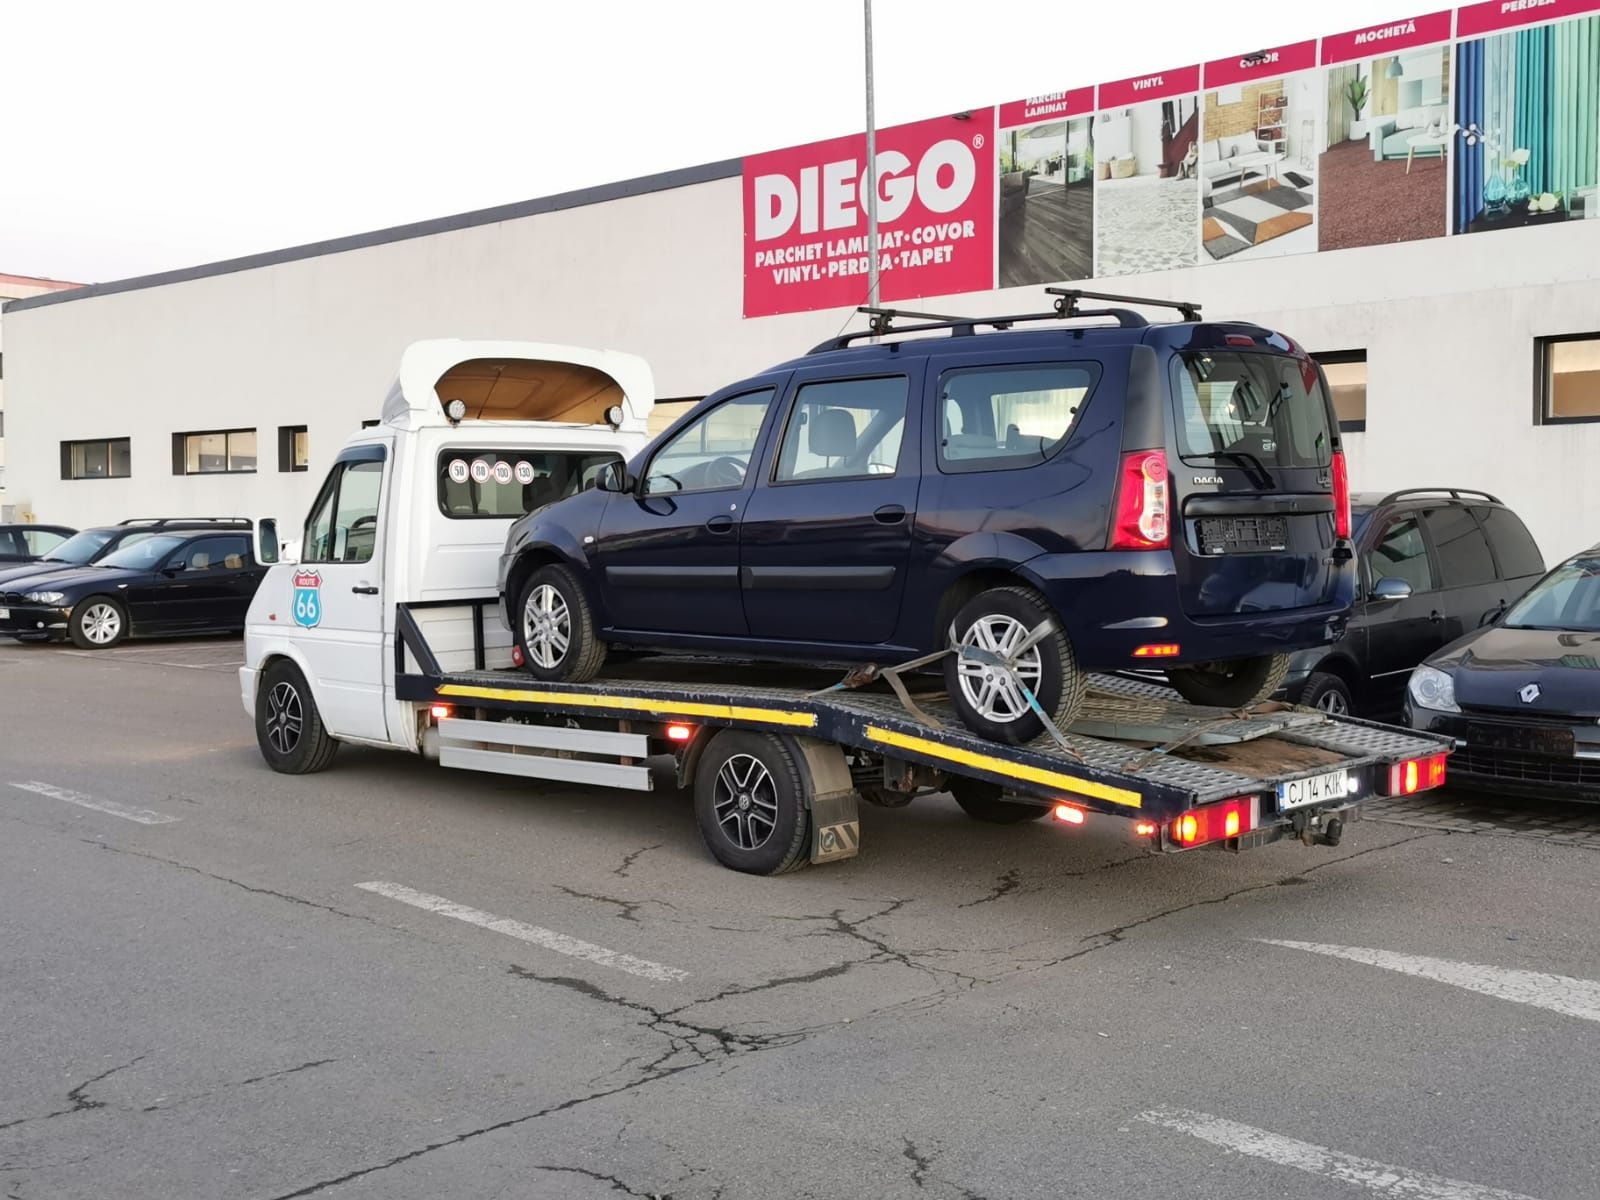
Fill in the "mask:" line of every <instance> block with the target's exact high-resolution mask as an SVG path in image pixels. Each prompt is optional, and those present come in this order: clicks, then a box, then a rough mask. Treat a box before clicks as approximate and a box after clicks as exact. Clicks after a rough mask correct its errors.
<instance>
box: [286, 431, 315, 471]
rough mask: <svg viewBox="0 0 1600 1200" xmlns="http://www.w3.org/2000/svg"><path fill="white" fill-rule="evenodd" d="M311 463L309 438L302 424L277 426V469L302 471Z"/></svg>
mask: <svg viewBox="0 0 1600 1200" xmlns="http://www.w3.org/2000/svg"><path fill="white" fill-rule="evenodd" d="M310 465H311V438H310V436H309V435H308V434H307V433H306V427H305V426H304V425H279V426H278V470H280V471H304V470H305V469H306V468H307V467H309V466H310Z"/></svg>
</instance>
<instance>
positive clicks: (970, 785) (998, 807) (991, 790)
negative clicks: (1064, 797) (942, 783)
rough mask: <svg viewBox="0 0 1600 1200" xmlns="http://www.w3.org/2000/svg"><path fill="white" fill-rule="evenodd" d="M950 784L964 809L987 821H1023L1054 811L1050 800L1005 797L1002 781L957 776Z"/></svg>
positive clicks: (987, 822) (974, 816)
mask: <svg viewBox="0 0 1600 1200" xmlns="http://www.w3.org/2000/svg"><path fill="white" fill-rule="evenodd" d="M949 787H950V794H951V795H952V796H954V797H955V801H956V803H957V804H959V805H960V806H961V811H962V812H964V813H966V814H967V816H969V817H971V818H972V819H973V820H974V821H982V822H983V823H984V824H986V825H1020V824H1022V822H1024V821H1037V820H1038V819H1039V818H1040V817H1043V816H1048V815H1049V813H1050V807H1049V805H1046V804H1019V803H1018V802H1017V801H1015V800H1003V799H1001V797H1002V796H1003V795H1004V794H1005V793H1004V791H1003V790H1002V789H1001V787H1000V785H999V784H998V783H988V782H986V781H984V780H982V779H967V778H964V777H961V776H957V777H956V778H954V779H952V780H950V784H949Z"/></svg>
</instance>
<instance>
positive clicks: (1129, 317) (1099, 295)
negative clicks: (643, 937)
mask: <svg viewBox="0 0 1600 1200" xmlns="http://www.w3.org/2000/svg"><path fill="white" fill-rule="evenodd" d="M1045 291H1046V292H1047V293H1048V294H1050V295H1052V296H1055V297H1056V300H1055V303H1054V304H1053V306H1052V307H1051V310H1050V311H1049V312H1039V313H1004V314H1002V315H1000V316H996V317H952V316H946V315H944V314H940V313H923V312H911V311H910V310H908V309H903V308H874V307H870V306H868V305H862V306H860V307H859V308H857V309H856V311H857V312H859V313H865V314H866V315H867V316H868V317H870V318H871V320H870V321H869V322H868V325H867V328H866V329H862V330H857V331H856V332H854V333H845V334H841V335H840V336H838V337H833V338H829V339H828V340H827V341H825V342H821V343H819V344H818V345H815V346H813V347H812V348H811V349H810V350H809V351H808V352H807V353H808V354H826V353H827V352H829V351H830V350H845V349H848V348H849V346H850V344H851V343H852V342H859V341H861V340H862V339H863V338H876V337H883V336H885V335H886V334H900V333H935V332H939V331H942V330H948V331H949V333H950V336H951V337H970V336H972V335H973V334H974V333H976V332H977V331H978V329H979V328H980V327H982V328H987V329H995V330H1005V329H1010V328H1011V327H1012V326H1013V325H1017V324H1021V323H1023V322H1028V321H1066V320H1075V319H1077V318H1080V317H1115V318H1116V321H1117V324H1118V325H1119V326H1120V327H1121V328H1123V329H1142V328H1144V327H1145V326H1147V325H1149V324H1150V322H1149V321H1148V320H1146V319H1145V318H1144V317H1142V316H1141V315H1139V314H1138V313H1136V312H1134V311H1133V310H1132V309H1127V308H1080V307H1079V303H1078V302H1079V301H1080V300H1113V301H1121V302H1123V303H1127V304H1148V305H1155V306H1158V307H1161V308H1175V309H1177V310H1178V311H1179V312H1180V313H1182V314H1183V318H1184V320H1186V321H1198V320H1199V319H1200V306H1199V305H1198V304H1191V303H1189V302H1188V301H1184V300H1154V299H1149V298H1146V297H1143V296H1117V295H1112V294H1111V293H1109V292H1086V291H1084V290H1083V289H1082V288H1045ZM901 317H908V318H910V319H912V320H916V321H921V322H922V324H920V325H902V326H901V327H900V328H898V329H896V328H894V322H895V321H896V320H897V319H899V318H901Z"/></svg>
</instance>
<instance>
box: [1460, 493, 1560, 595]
mask: <svg viewBox="0 0 1600 1200" xmlns="http://www.w3.org/2000/svg"><path fill="white" fill-rule="evenodd" d="M1472 511H1473V512H1474V513H1475V514H1476V515H1477V517H1478V520H1480V521H1482V522H1483V531H1484V532H1485V533H1487V534H1488V535H1489V545H1490V546H1491V547H1492V548H1493V549H1494V557H1495V561H1496V562H1497V563H1499V564H1500V578H1502V579H1522V578H1525V577H1527V576H1529V575H1543V574H1544V555H1542V554H1540V553H1539V545H1538V543H1537V542H1535V541H1534V540H1533V535H1532V534H1531V533H1529V532H1528V527H1527V526H1526V525H1524V524H1523V523H1522V519H1521V518H1520V517H1518V516H1517V514H1516V513H1514V512H1512V511H1511V510H1510V509H1509V508H1488V507H1484V508H1474V509H1473V510H1472Z"/></svg>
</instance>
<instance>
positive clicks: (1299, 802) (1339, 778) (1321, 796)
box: [1278, 771, 1357, 812]
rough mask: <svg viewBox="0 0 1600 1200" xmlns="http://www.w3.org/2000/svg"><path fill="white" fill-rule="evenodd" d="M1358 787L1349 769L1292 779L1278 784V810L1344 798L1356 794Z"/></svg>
mask: <svg viewBox="0 0 1600 1200" xmlns="http://www.w3.org/2000/svg"><path fill="white" fill-rule="evenodd" d="M1356 789H1357V784H1356V777H1355V776H1354V775H1352V774H1350V772H1349V771H1329V772H1328V773H1327V774H1326V775H1313V776H1311V777H1310V778H1309V779H1291V780H1289V781H1288V782H1286V783H1280V784H1279V785H1278V811H1279V812H1282V811H1284V810H1285V809H1288V808H1304V807H1305V806H1306V805H1308V804H1325V803H1327V802H1328V801H1330V800H1343V799H1345V798H1347V797H1349V796H1353V795H1355V794H1356Z"/></svg>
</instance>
